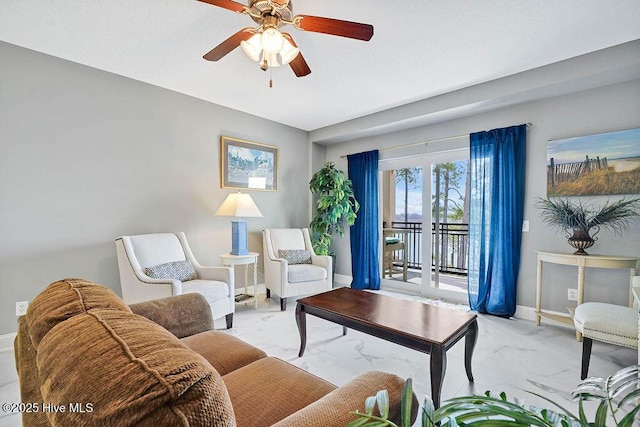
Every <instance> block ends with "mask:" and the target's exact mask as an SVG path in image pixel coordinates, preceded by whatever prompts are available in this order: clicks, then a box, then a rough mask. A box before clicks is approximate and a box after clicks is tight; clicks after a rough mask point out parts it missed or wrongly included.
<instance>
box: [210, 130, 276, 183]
mask: <svg viewBox="0 0 640 427" xmlns="http://www.w3.org/2000/svg"><path fill="white" fill-rule="evenodd" d="M220 163H221V164H220V174H221V177H220V185H221V187H222V188H238V189H243V188H245V189H251V190H268V191H277V190H278V147H276V146H273V145H266V144H260V143H257V142H251V141H245V140H242V139H236V138H231V137H228V136H221V137H220Z"/></svg>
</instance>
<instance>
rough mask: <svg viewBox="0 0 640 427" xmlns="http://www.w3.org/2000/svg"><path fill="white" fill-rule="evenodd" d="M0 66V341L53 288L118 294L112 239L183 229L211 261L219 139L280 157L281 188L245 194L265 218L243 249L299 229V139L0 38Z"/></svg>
mask: <svg viewBox="0 0 640 427" xmlns="http://www.w3.org/2000/svg"><path fill="white" fill-rule="evenodd" d="M0 63H1V64H2V66H1V67H0V295H1V298H0V304H1V307H0V335H2V334H6V333H10V332H13V331H15V330H16V318H15V316H14V314H15V302H16V301H21V300H32V299H33V298H34V297H35V295H37V294H38V293H39V292H40V291H42V290H43V289H44V288H45V287H46V286H47V285H48V284H49V283H51V282H53V281H55V280H58V279H61V278H64V277H81V278H86V279H89V280H93V281H96V282H99V283H102V284H104V285H106V286H108V287H110V288H111V289H113V290H115V291H116V292H117V293H120V284H119V278H118V269H117V263H116V256H115V246H114V239H115V238H116V237H118V236H120V235H127V234H139V233H153V232H164V231H184V232H186V234H187V238H188V239H189V241H190V243H191V246H192V249H193V251H194V253H195V255H196V257H197V258H198V259H199V261H200V262H202V263H204V264H209V265H219V264H220V261H219V258H218V255H219V254H220V253H224V252H228V251H229V250H230V248H231V243H230V240H231V239H230V234H231V231H230V218H228V217H215V216H213V213H214V212H215V211H216V209H217V208H218V206H219V205H220V204H221V203H222V201H223V200H224V198H225V197H226V195H227V194H229V192H230V191H231V190H223V189H221V188H220V159H219V137H220V135H228V136H234V137H237V138H242V139H247V140H251V141H258V142H263V143H266V144H272V145H276V146H279V147H280V153H279V154H280V157H279V158H280V168H279V172H280V180H279V185H280V190H279V191H277V192H259V191H252V192H251V195H252V196H253V198H254V200H255V202H256V204H257V205H258V206H259V208H260V209H261V211H262V213H263V214H264V218H252V219H250V220H249V229H250V233H251V235H250V238H249V248H250V249H251V250H253V251H259V252H262V243H261V242H262V239H261V235H260V230H262V229H263V228H267V227H289V226H291V227H302V226H306V225H307V224H308V207H309V191H308V188H307V187H306V186H305V185H300V177H304V180H305V181H308V177H309V176H310V166H309V162H304V161H303V162H301V161H300V159H309V158H310V144H309V142H308V134H307V132H304V131H301V130H297V129H294V128H291V127H287V126H283V125H280V124H277V123H274V122H271V121H267V120H264V119H260V118H257V117H254V116H251V115H248V114H244V113H241V112H238V111H234V110H230V109H227V108H223V107H220V106H216V105H213V104H211V103H208V102H204V101H201V100H198V99H195V98H191V97H187V96H184V95H180V94H177V93H174V92H171V91H167V90H164V89H160V88H158V87H154V86H151V85H148V84H144V83H140V82H138V81H135V80H131V79H127V78H123V77H120V76H116V75H113V74H110V73H106V72H103V71H99V70H95V69H92V68H88V67H85V66H82V65H78V64H75V63H72V62H68V61H63V60H60V59H57V58H54V57H50V56H46V55H43V54H39V53H35V52H32V51H29V50H26V49H22V48H19V47H16V46H13V45H10V44H6V43H1V42H0ZM260 264H261V263H260ZM260 270H262V267H260ZM242 276H243V275H240V274H237V275H236V277H237V278H238V281H239V282H241V280H242Z"/></svg>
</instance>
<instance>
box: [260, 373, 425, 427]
mask: <svg viewBox="0 0 640 427" xmlns="http://www.w3.org/2000/svg"><path fill="white" fill-rule="evenodd" d="M404 383H405V381H404V380H403V379H402V378H400V377H398V376H396V375H393V374H388V373H385V372H380V371H368V372H365V373H364V374H361V375H359V376H358V377H356V378H354V379H353V380H351V381H349V382H348V383H347V384H345V385H343V386H341V387H340V388H337V389H335V390H334V391H332V392H331V393H329V394H327V395H326V396H324V397H323V398H321V399H319V400H316V401H315V402H313V403H311V404H310V405H308V406H306V407H304V408H302V409H301V410H299V411H297V412H295V413H293V414H291V415H289V416H288V417H287V418H285V419H283V420H281V421H279V422H278V423H276V424H274V425H273V426H272V427H285V426H286V427H294V426H295V427H297V426H346V425H347V424H349V422H352V421H354V420H356V419H357V418H356V417H355V416H354V415H352V414H350V412H351V411H356V410H357V411H360V412H365V408H364V403H365V400H366V399H367V397H369V396H375V395H376V393H377V392H378V391H380V390H387V392H388V395H389V420H390V421H393V422H394V423H395V424H396V425H402V422H401V409H400V408H401V400H402V390H403V388H404ZM418 407H419V405H418V399H416V396H415V394H414V395H413V404H412V405H411V425H413V421H415V419H416V416H417V414H418ZM376 412H377V410H376Z"/></svg>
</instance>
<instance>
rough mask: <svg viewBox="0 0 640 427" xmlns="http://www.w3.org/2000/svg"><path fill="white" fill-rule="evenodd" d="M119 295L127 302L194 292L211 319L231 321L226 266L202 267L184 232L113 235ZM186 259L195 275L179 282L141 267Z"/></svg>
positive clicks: (231, 283) (231, 296) (230, 281)
mask: <svg viewBox="0 0 640 427" xmlns="http://www.w3.org/2000/svg"><path fill="white" fill-rule="evenodd" d="M116 253H117V256H118V268H119V270H120V287H121V289H122V299H123V300H124V301H125V302H126V303H127V304H133V303H137V302H142V301H149V300H153V299H158V298H164V297H168V296H171V295H180V294H187V293H193V292H197V293H200V294H202V295H204V296H205V298H206V299H207V302H209V305H211V313H212V314H213V318H214V319H218V318H220V317H222V316H225V317H226V325H227V329H229V328H231V327H232V325H233V313H234V311H235V307H236V305H235V300H234V291H235V285H234V276H233V270H232V269H231V268H229V267H204V266H202V265H200V263H198V261H196V259H195V258H194V256H193V253H192V252H191V248H189V244H188V243H187V238H186V236H185V235H184V233H175V234H174V233H158V234H140V235H137V236H122V237H119V238H117V239H116ZM185 260H189V261H190V262H191V264H192V265H193V267H194V269H195V271H196V273H197V276H198V278H197V279H194V280H187V281H184V282H181V281H180V280H173V279H160V278H158V279H154V278H151V277H149V276H148V275H147V274H146V273H145V268H149V267H155V266H158V265H161V264H165V263H169V262H175V261H185Z"/></svg>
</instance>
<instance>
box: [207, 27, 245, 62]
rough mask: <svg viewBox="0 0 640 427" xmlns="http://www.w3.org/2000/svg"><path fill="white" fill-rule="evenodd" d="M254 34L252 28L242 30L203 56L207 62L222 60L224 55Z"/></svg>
mask: <svg viewBox="0 0 640 427" xmlns="http://www.w3.org/2000/svg"><path fill="white" fill-rule="evenodd" d="M254 34H255V30H254V29H253V28H243V29H242V30H240V31H238V32H237V33H235V34H234V35H232V36H231V37H229V38H228V39H226V40H225V41H223V42H222V43H220V44H219V45H218V46H216V47H214V48H213V49H211V50H210V51H209V52H208V53H207V54H206V55H204V56H203V58H204V59H206V60H207V61H218V60H219V59H222V58H223V57H224V56H225V55H226V54H228V53H229V52H231V51H232V50H233V49H235V48H237V47H238V46H240V42H241V41H246V40H249V39H250V38H251V36H253V35H254Z"/></svg>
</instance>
